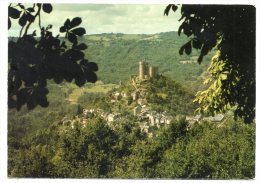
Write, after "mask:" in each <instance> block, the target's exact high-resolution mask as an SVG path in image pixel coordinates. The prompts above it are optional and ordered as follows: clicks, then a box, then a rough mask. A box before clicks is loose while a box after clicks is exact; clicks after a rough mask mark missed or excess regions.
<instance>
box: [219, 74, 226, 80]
mask: <svg viewBox="0 0 260 183" xmlns="http://www.w3.org/2000/svg"><path fill="white" fill-rule="evenodd" d="M219 77H220V78H221V80H226V79H227V75H226V74H220V76H219Z"/></svg>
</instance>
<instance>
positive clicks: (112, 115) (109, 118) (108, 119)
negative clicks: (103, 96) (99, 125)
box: [107, 113, 119, 122]
mask: <svg viewBox="0 0 260 183" xmlns="http://www.w3.org/2000/svg"><path fill="white" fill-rule="evenodd" d="M118 117H119V115H118V114H113V113H110V114H109V115H108V116H107V121H108V122H113V121H115V120H116V119H117V118H118Z"/></svg>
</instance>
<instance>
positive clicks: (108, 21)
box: [9, 4, 180, 36]
mask: <svg viewBox="0 0 260 183" xmlns="http://www.w3.org/2000/svg"><path fill="white" fill-rule="evenodd" d="M165 7H166V5H165V4H153V5H152V4H53V11H52V13H51V14H47V13H42V25H44V26H46V25H48V24H52V25H53V32H54V33H58V30H59V27H60V26H61V25H63V23H64V22H65V20H66V19H67V18H70V19H72V18H73V17H77V16H78V17H81V18H82V26H83V27H84V28H85V29H86V31H87V34H100V33H111V32H113V33H126V34H152V33H158V32H167V31H173V30H177V28H178V25H179V22H178V19H179V18H180V14H179V12H177V13H176V12H175V13H173V12H171V13H170V15H169V16H164V15H163V13H164V9H165ZM37 22H38V20H37ZM35 24H37V23H35ZM32 28H34V27H32ZM31 30H32V29H31ZM19 31H20V26H19V25H18V24H15V20H12V28H11V29H10V30H9V35H10V36H15V35H18V33H19Z"/></svg>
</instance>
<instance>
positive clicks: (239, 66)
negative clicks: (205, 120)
mask: <svg viewBox="0 0 260 183" xmlns="http://www.w3.org/2000/svg"><path fill="white" fill-rule="evenodd" d="M178 8H181V10H180V12H181V18H180V19H179V21H182V22H181V25H180V26H179V30H178V34H179V35H180V34H181V32H183V33H184V34H185V35H186V36H187V37H188V38H189V40H188V42H186V43H185V44H184V45H183V46H182V47H181V48H180V50H179V53H180V54H183V52H185V53H186V54H188V55H189V54H190V53H191V52H192V48H195V49H199V50H200V56H199V58H198V62H199V63H201V62H202V60H203V57H204V56H205V55H207V54H208V53H209V51H211V50H214V51H215V55H214V56H213V57H212V61H211V65H210V67H209V68H208V71H209V74H210V77H209V78H208V79H207V80H206V81H205V84H207V86H208V88H207V89H206V90H205V91H200V92H198V93H197V95H196V99H195V102H198V103H199V104H200V107H199V108H198V111H199V112H202V113H205V112H206V113H217V112H224V111H226V110H228V109H230V108H231V107H234V108H235V117H241V118H243V120H244V122H245V123H251V122H253V120H254V118H255V90H256V89H255V29H256V25H255V22H256V11H255V7H254V6H250V5H225V6H224V5H182V6H181V7H179V6H176V5H173V4H170V5H168V6H167V7H166V9H165V12H164V13H165V15H168V14H169V12H170V10H173V11H176V10H177V9H178Z"/></svg>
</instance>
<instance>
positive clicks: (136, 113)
mask: <svg viewBox="0 0 260 183" xmlns="http://www.w3.org/2000/svg"><path fill="white" fill-rule="evenodd" d="M141 109H142V108H141V107H140V106H136V107H135V108H134V116H137V115H138V114H139V113H140V112H141Z"/></svg>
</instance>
